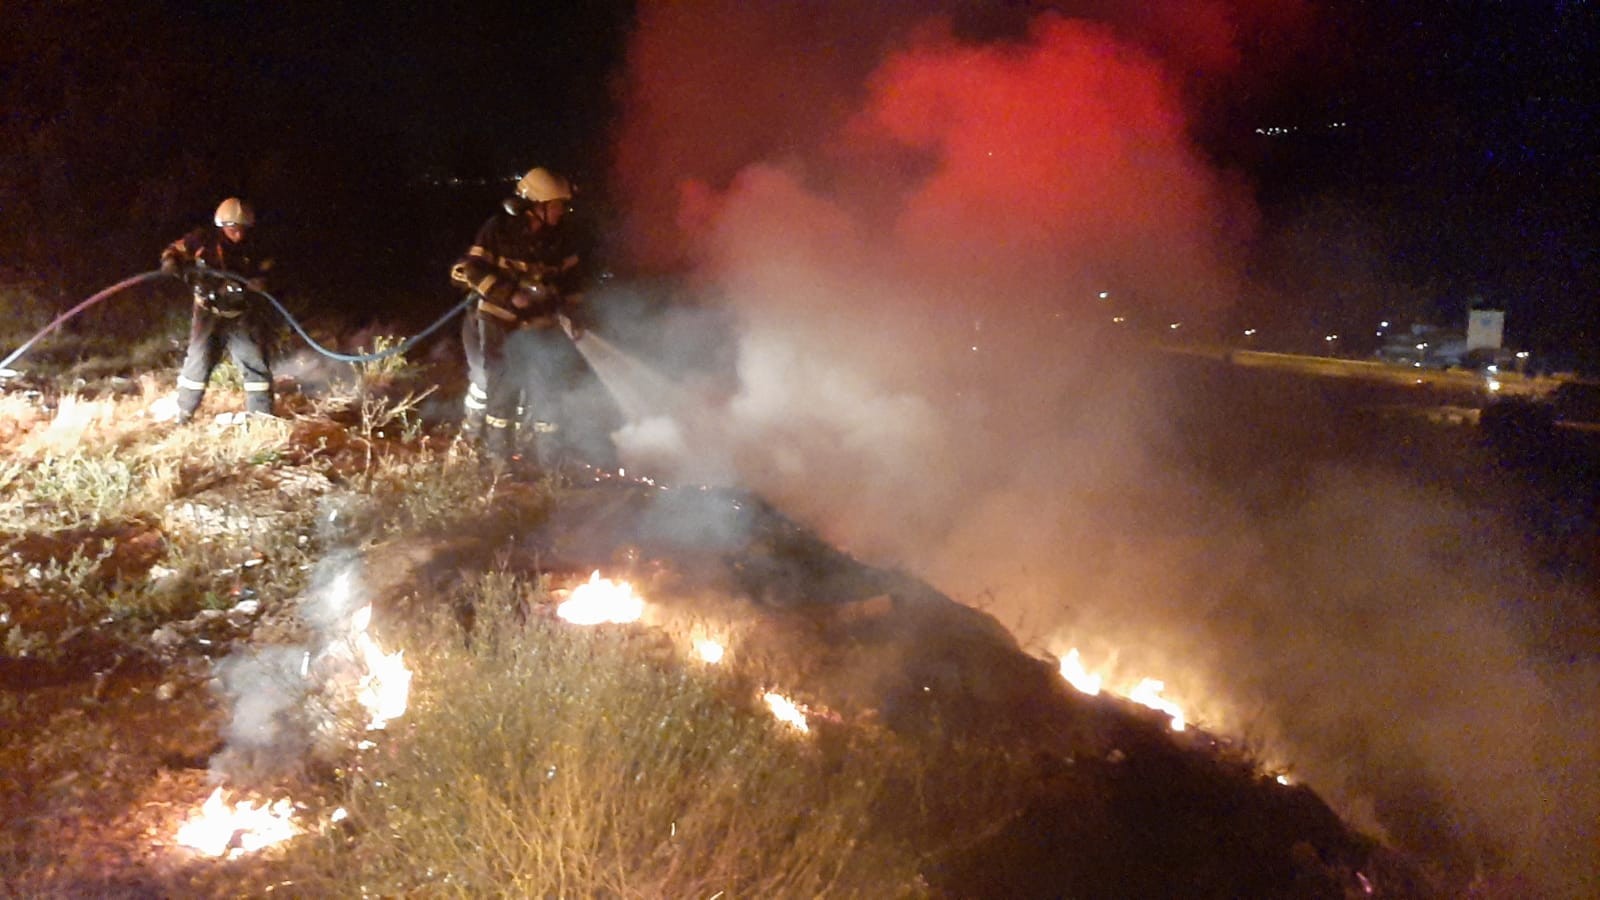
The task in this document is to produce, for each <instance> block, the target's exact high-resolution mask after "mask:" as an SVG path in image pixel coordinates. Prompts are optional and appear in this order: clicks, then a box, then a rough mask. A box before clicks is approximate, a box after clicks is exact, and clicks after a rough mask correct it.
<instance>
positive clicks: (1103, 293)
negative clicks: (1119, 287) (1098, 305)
mask: <svg viewBox="0 0 1600 900" xmlns="http://www.w3.org/2000/svg"><path fill="white" fill-rule="evenodd" d="M1109 296H1111V292H1110V291H1101V292H1100V299H1101V300H1104V299H1106V298H1107V297H1109Z"/></svg>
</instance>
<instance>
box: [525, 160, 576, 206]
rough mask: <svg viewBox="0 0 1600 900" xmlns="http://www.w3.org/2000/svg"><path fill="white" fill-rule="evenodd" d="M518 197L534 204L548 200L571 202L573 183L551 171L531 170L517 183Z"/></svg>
mask: <svg viewBox="0 0 1600 900" xmlns="http://www.w3.org/2000/svg"><path fill="white" fill-rule="evenodd" d="M517 196H518V197H521V198H522V199H524V200H531V201H533V202H534V203H543V202H545V201H547V200H571V199H572V183H571V182H569V181H567V180H566V179H565V178H562V177H561V176H560V175H556V174H555V173H553V172H551V171H550V170H549V169H542V168H541V169H529V170H528V174H526V175H524V176H522V180H521V181H519V182H517Z"/></svg>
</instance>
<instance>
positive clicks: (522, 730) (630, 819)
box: [297, 580, 919, 897]
mask: <svg viewBox="0 0 1600 900" xmlns="http://www.w3.org/2000/svg"><path fill="white" fill-rule="evenodd" d="M485 586H486V587H487V590H480V592H479V593H478V595H477V600H478V601H479V602H480V609H479V614H478V617H477V622H476V626H475V628H474V633H475V634H478V635H480V636H482V637H481V639H479V640H476V641H473V642H472V646H470V647H468V646H465V645H464V644H463V642H462V641H461V638H460V634H459V632H458V631H457V630H456V628H455V626H454V624H453V623H448V622H444V621H435V622H432V623H429V624H428V625H427V626H425V627H422V628H418V629H417V637H416V639H415V640H414V641H412V642H411V645H410V650H409V651H408V659H409V660H411V661H412V664H413V666H414V667H415V670H416V671H417V673H418V678H417V683H416V686H415V692H414V694H413V699H414V703H413V706H412V708H411V710H410V711H409V712H408V713H407V715H406V717H405V719H404V721H403V722H402V723H397V724H396V725H395V726H392V729H393V733H392V735H391V736H390V737H389V738H386V739H385V740H386V741H390V743H386V744H384V745H383V746H382V748H381V749H380V750H378V751H376V752H373V753H370V754H368V755H367V756H366V757H364V758H363V759H362V762H361V764H360V766H359V767H358V768H356V769H354V770H352V772H351V775H350V778H349V782H348V786H349V796H348V798H347V801H346V806H347V808H348V809H349V812H350V819H349V826H348V829H347V830H346V831H345V832H344V833H343V834H342V835H340V836H338V837H336V838H332V839H329V840H325V841H323V842H321V843H320V844H318V845H317V848H316V850H315V851H313V853H312V854H311V855H312V858H311V859H308V860H307V865H309V866H312V867H313V868H314V869H315V872H314V873H303V874H301V875H299V876H297V883H298V884H300V885H301V886H302V887H306V888H307V889H309V890H312V891H313V892H315V893H326V894H327V895H329V896H357V895H362V894H372V893H377V894H401V895H410V894H415V893H418V892H420V893H424V894H427V895H429V896H482V895H513V896H535V895H537V896H619V897H669V896H672V897H676V896H683V897H688V896H700V897H709V896H713V895H716V894H717V893H718V892H719V891H720V892H722V894H723V896H873V897H888V896H901V895H910V894H915V893H917V892H918V889H917V887H916V886H917V885H918V884H919V878H918V872H917V863H918V859H917V857H916V856H915V855H913V854H912V853H910V852H909V851H908V850H907V848H906V847H905V846H904V845H903V844H902V843H901V842H900V841H899V840H897V839H896V837H895V836H894V834H893V833H892V831H891V830H887V829H886V830H878V829H876V828H875V827H874V825H873V823H874V822H876V821H878V819H879V816H880V813H881V810H882V809H883V808H884V807H885V805H886V804H887V803H889V802H890V800H891V799H892V798H891V797H890V796H889V789H890V786H891V780H890V778H891V774H890V773H892V771H893V767H892V766H888V765H885V763H886V762H889V761H892V760H894V759H895V758H897V757H898V756H899V755H900V752H901V751H900V750H899V749H898V748H896V747H893V746H889V745H890V744H892V743H893V741H892V739H891V738H889V737H888V736H886V735H881V734H871V733H862V734H855V735H849V736H846V735H835V736H834V741H833V743H832V744H827V743H819V742H817V741H812V740H807V739H797V738H798V736H797V735H796V734H794V733H793V732H792V731H790V730H789V729H788V728H786V727H783V726H781V725H779V724H778V723H776V722H774V721H773V720H772V718H771V717H770V716H768V715H767V714H766V712H765V710H764V709H762V708H761V707H760V705H759V701H758V696H759V695H758V692H757V690H756V689H755V686H754V685H753V684H752V683H750V682H748V681H746V680H744V679H743V678H741V677H740V676H739V675H738V674H737V673H735V672H731V671H728V670H726V669H720V668H707V667H692V666H685V665H682V664H681V663H680V662H679V661H677V660H676V659H673V658H670V657H669V656H668V655H665V654H663V653H662V648H661V647H660V646H659V645H658V644H655V643H654V642H652V641H650V640H646V639H643V638H641V637H640V636H639V635H638V634H637V633H630V632H627V631H624V630H609V629H600V630H590V629H581V628H574V627H573V626H570V625H566V624H562V623H560V622H558V621H555V620H553V619H551V618H549V617H548V616H542V615H536V616H533V617H531V618H528V619H527V621H526V622H525V623H524V622H522V621H521V619H522V617H521V616H520V615H518V614H516V613H515V612H514V611H513V609H512V607H510V606H509V605H507V604H505V603H503V602H502V603H500V604H498V605H490V602H488V601H493V600H496V599H497V598H496V597H495V595H496V594H498V595H500V596H499V598H498V599H500V600H502V601H503V600H504V599H505V598H506V596H507V594H508V592H507V591H506V590H505V588H504V585H500V586H499V587H496V582H494V581H492V580H491V581H486V582H485Z"/></svg>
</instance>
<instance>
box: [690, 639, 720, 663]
mask: <svg viewBox="0 0 1600 900" xmlns="http://www.w3.org/2000/svg"><path fill="white" fill-rule="evenodd" d="M694 652H695V653H696V654H697V655H698V656H699V657H700V658H701V659H703V660H705V661H706V662H708V663H710V664H712V665H716V664H717V663H719V662H722V656H723V654H724V653H725V652H726V651H724V650H723V647H722V645H721V644H719V643H717V642H716V641H713V640H711V639H710V638H696V639H695V642H694Z"/></svg>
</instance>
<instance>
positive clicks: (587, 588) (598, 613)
mask: <svg viewBox="0 0 1600 900" xmlns="http://www.w3.org/2000/svg"><path fill="white" fill-rule="evenodd" d="M556 615H558V616H560V617H561V618H563V619H565V620H566V621H568V622H571V623H572V624H574V625H600V624H604V623H607V622H612V623H616V624H619V625H620V624H624V623H627V622H637V621H638V620H639V617H640V616H642V615H644V600H643V599H642V598H641V597H639V595H637V594H635V593H634V592H633V586H632V585H631V584H629V583H628V582H626V581H612V580H610V579H609V578H601V577H600V570H598V569H596V570H595V571H594V574H592V575H590V576H589V580H588V581H587V582H584V583H583V584H580V585H578V586H577V587H575V588H573V589H572V595H571V596H570V597H568V598H567V599H566V600H564V601H562V603H561V605H560V606H558V607H556Z"/></svg>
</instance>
